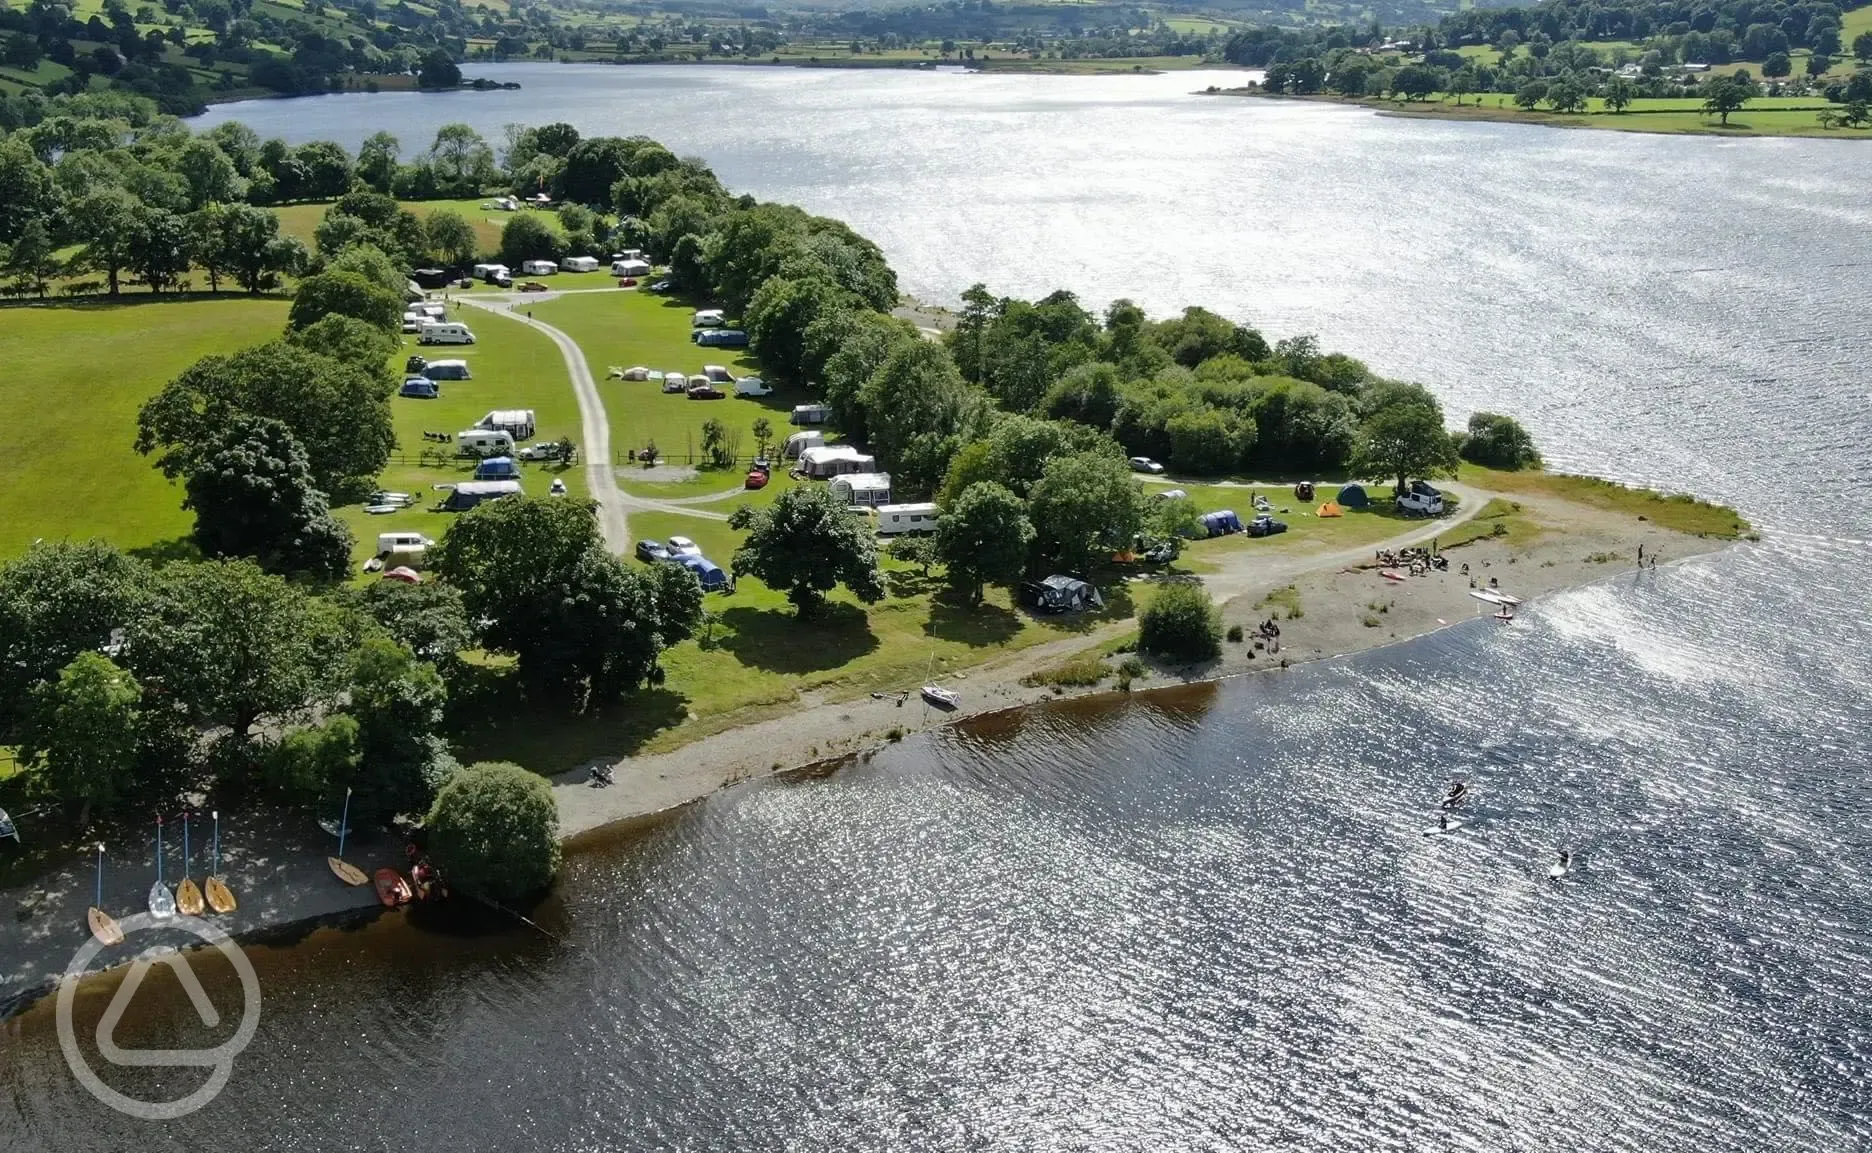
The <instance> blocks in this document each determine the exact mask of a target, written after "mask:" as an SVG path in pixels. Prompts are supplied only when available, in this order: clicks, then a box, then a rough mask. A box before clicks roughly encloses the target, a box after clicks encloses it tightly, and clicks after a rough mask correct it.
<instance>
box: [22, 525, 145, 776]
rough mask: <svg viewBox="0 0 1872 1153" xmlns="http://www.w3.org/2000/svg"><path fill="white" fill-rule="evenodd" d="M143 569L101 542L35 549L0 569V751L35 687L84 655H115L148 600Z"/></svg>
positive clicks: (55, 545)
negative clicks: (101, 652)
mask: <svg viewBox="0 0 1872 1153" xmlns="http://www.w3.org/2000/svg"><path fill="white" fill-rule="evenodd" d="M149 582H150V573H149V569H148V568H147V567H146V566H145V565H144V564H143V563H142V562H141V561H139V560H136V559H135V558H133V557H129V556H125V555H124V554H123V553H121V552H118V551H117V550H116V549H115V548H112V547H111V546H110V545H107V544H105V543H103V542H102V541H85V542H78V543H70V542H63V541H60V542H49V543H41V544H35V545H33V546H32V547H31V548H29V549H27V550H26V551H25V552H23V553H21V554H20V555H19V556H17V557H14V558H12V559H11V560H8V561H6V562H5V564H3V565H0V744H10V743H12V741H11V739H10V738H12V737H14V736H17V729H16V726H17V725H18V724H19V722H20V721H21V719H22V717H23V715H24V713H23V710H24V709H25V708H26V706H27V703H28V702H29V701H30V700H31V697H32V693H33V688H34V686H35V685H40V684H45V683H47V682H49V681H51V680H53V679H55V678H56V677H57V676H58V672H59V670H60V669H62V668H64V667H65V666H66V665H67V664H69V663H71V661H72V660H73V659H74V658H76V657H77V656H79V655H80V654H82V653H85V652H93V651H99V650H103V649H106V648H113V649H114V648H115V647H116V646H115V644H114V643H113V642H114V641H120V640H121V639H122V638H123V636H124V633H123V630H124V629H126V628H128V627H129V626H130V625H131V624H132V622H133V621H134V620H135V619H136V618H137V617H138V616H139V615H141V613H142V611H143V606H144V604H145V602H146V600H147V599H148V588H149Z"/></svg>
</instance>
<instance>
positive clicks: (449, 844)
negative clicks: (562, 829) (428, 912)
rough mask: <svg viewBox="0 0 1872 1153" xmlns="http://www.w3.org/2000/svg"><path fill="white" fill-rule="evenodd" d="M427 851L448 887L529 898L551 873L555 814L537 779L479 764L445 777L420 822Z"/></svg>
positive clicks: (515, 768)
mask: <svg viewBox="0 0 1872 1153" xmlns="http://www.w3.org/2000/svg"><path fill="white" fill-rule="evenodd" d="M424 824H425V828H426V829H427V830H428V833H429V852H430V854H431V855H432V856H433V857H434V858H435V862H436V865H437V867H438V868H440V869H441V870H442V873H443V875H444V876H445V877H447V878H448V882H449V884H450V885H452V886H454V887H455V888H457V889H460V890H461V891H462V892H464V893H467V894H469V895H471V896H476V897H483V898H486V899H488V900H491V901H511V900H516V899H518V898H521V897H525V896H527V895H529V894H532V893H537V892H538V891H540V890H541V889H544V888H545V887H546V886H547V885H549V884H551V883H552V879H553V875H554V874H555V873H557V872H558V871H559V807H558V805H557V803H556V802H554V800H553V795H552V787H551V786H550V785H548V784H547V783H546V779H545V778H544V777H540V776H537V775H535V774H533V773H529V772H527V771H526V770H525V769H523V768H521V767H520V766H519V765H513V764H507V763H505V762H483V763H481V764H478V765H470V766H469V767H468V768H465V769H463V770H462V771H460V772H458V773H456V774H455V775H454V776H453V777H452V778H450V780H449V782H448V784H446V785H444V786H442V791H441V792H440V793H438V794H437V795H436V799H435V804H434V805H433V806H431V807H430V809H429V819H428V820H427V821H426V822H425V823H424Z"/></svg>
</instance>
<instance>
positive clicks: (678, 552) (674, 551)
mask: <svg viewBox="0 0 1872 1153" xmlns="http://www.w3.org/2000/svg"><path fill="white" fill-rule="evenodd" d="M667 547H668V548H669V552H670V555H671V556H701V555H702V549H701V546H699V545H697V544H696V542H694V541H692V540H690V539H689V538H688V537H686V536H673V537H671V538H669V545H668V546H667Z"/></svg>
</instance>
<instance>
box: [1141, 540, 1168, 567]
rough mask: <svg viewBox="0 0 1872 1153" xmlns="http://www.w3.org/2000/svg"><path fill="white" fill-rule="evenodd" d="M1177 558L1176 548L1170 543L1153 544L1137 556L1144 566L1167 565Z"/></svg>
mask: <svg viewBox="0 0 1872 1153" xmlns="http://www.w3.org/2000/svg"><path fill="white" fill-rule="evenodd" d="M1176 558H1177V546H1176V545H1174V544H1172V543H1171V542H1170V541H1164V542H1163V543H1162V544H1155V545H1152V546H1151V547H1149V548H1147V549H1145V550H1144V551H1143V552H1141V553H1139V554H1138V559H1139V560H1141V561H1143V562H1144V563H1145V564H1169V563H1170V562H1171V561H1173V560H1175V559H1176Z"/></svg>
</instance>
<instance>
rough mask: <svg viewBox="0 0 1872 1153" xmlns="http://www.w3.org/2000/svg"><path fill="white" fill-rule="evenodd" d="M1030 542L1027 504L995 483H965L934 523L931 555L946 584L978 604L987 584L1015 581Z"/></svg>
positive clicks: (1024, 561) (1023, 563) (1031, 536)
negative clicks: (939, 564) (937, 561)
mask: <svg viewBox="0 0 1872 1153" xmlns="http://www.w3.org/2000/svg"><path fill="white" fill-rule="evenodd" d="M1033 540H1034V528H1033V524H1032V522H1031V521H1029V520H1028V519H1027V506H1026V505H1025V504H1023V503H1022V502H1021V499H1020V497H1018V496H1016V495H1015V494H1014V493H1013V492H1011V491H1009V490H1008V488H1007V487H1006V486H1004V485H1000V484H996V483H995V482H994V481H977V482H976V483H974V484H971V485H969V486H968V488H966V489H964V490H963V491H962V494H961V495H960V496H958V497H957V498H956V499H955V500H954V501H951V502H950V503H949V504H948V505H947V506H946V507H945V508H944V509H943V513H942V519H940V520H939V521H937V522H936V555H937V556H938V557H939V558H940V559H941V560H942V562H943V565H944V571H945V573H946V574H947V576H948V578H949V587H950V588H952V589H954V590H955V592H956V593H957V594H958V595H960V596H961V597H962V598H963V599H964V600H966V601H967V602H968V603H969V604H970V605H977V604H980V603H981V599H982V590H983V588H984V587H986V586H987V585H990V584H1011V583H1013V582H1014V581H1016V580H1019V579H1020V575H1021V573H1022V571H1024V570H1025V568H1026V566H1027V554H1028V550H1029V549H1030V548H1031V547H1032V545H1033Z"/></svg>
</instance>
